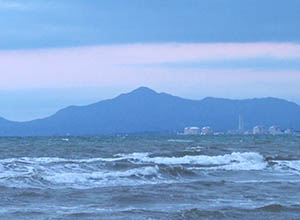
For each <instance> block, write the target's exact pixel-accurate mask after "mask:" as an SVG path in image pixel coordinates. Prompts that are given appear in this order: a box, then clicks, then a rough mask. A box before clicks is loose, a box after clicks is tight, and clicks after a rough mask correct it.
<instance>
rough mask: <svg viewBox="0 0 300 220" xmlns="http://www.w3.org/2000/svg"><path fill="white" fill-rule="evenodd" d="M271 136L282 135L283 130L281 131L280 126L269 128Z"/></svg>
mask: <svg viewBox="0 0 300 220" xmlns="http://www.w3.org/2000/svg"><path fill="white" fill-rule="evenodd" d="M269 134H272V135H277V134H282V132H281V130H280V127H279V126H275V125H273V126H271V127H270V128H269Z"/></svg>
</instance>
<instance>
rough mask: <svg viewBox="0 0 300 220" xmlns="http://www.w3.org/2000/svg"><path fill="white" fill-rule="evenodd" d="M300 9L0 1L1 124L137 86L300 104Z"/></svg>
mask: <svg viewBox="0 0 300 220" xmlns="http://www.w3.org/2000/svg"><path fill="white" fill-rule="evenodd" d="M299 8H300V1H299V0H289V1H274V0H264V1H261V0H243V1H241V0H186V1H183V0H126V1H125V0H114V1H111V0H72V1H69V0H26V1H24V0H0V100H1V108H0V116H1V117H4V118H7V119H9V120H16V121H27V120H33V119H37V118H42V117H46V116H49V115H51V114H53V113H55V112H56V111H57V110H59V109H61V108H64V107H66V106H69V105H87V104H90V103H93V102H97V101H100V100H103V99H107V98H113V97H115V96H117V95H118V94H120V93H125V92H129V91H131V90H133V89H135V88H137V87H140V86H148V87H150V88H152V89H154V90H156V91H158V92H167V93H171V94H174V95H177V96H181V97H184V98H189V99H202V98H204V97H207V96H213V97H223V98H231V99H245V98H254V97H270V96H271V97H279V98H283V99H287V100H290V101H293V102H296V103H298V104H300V28H299V27H300V13H299Z"/></svg>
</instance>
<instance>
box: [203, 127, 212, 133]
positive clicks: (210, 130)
mask: <svg viewBox="0 0 300 220" xmlns="http://www.w3.org/2000/svg"><path fill="white" fill-rule="evenodd" d="M210 134H213V131H212V129H211V127H209V126H205V127H203V128H202V129H201V135H210Z"/></svg>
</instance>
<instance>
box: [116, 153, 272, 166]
mask: <svg viewBox="0 0 300 220" xmlns="http://www.w3.org/2000/svg"><path fill="white" fill-rule="evenodd" d="M117 156H122V157H123V158H127V159H129V160H130V161H131V162H133V163H154V164H164V165H200V166H206V168H209V169H224V170H261V169H264V168H266V167H267V162H266V161H265V160H264V157H263V156H262V155H260V154H259V153H256V152H245V153H239V152H233V153H231V154H225V155H219V156H207V155H193V156H190V155H186V156H183V157H150V156H149V154H148V153H133V154H127V155H120V154H119V155H117ZM201 169H203V168H201Z"/></svg>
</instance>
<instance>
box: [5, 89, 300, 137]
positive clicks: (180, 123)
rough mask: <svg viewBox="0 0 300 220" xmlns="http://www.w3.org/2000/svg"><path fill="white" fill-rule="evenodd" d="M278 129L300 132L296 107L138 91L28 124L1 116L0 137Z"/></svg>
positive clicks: (265, 100) (271, 100)
mask: <svg viewBox="0 0 300 220" xmlns="http://www.w3.org/2000/svg"><path fill="white" fill-rule="evenodd" d="M239 115H242V116H243V118H244V123H245V128H246V129H252V127H253V126H255V125H264V126H265V127H269V126H271V125H279V126H280V127H281V128H294V129H298V130H300V106H299V105H297V104H295V103H292V102H288V101H285V100H282V99H277V98H260V99H246V100H230V99H221V98H205V99H203V100H188V99H183V98H179V97H176V96H172V95H169V94H166V93H157V92H155V91H153V90H151V89H149V88H146V87H140V88H138V89H136V90H134V91H132V92H130V93H126V94H121V95H119V96H118V97H116V98H114V99H109V100H104V101H100V102H97V103H94V104H91V105H87V106H70V107H67V108H65V109H62V110H60V111H58V112H57V113H55V114H54V115H52V116H50V117H47V118H44V119H39V120H33V121H29V122H12V121H8V120H5V119H3V118H0V135H2V136H4V135H7V136H12V135H15V136H35V135H36V136H39V135H67V134H69V135H110V134H118V133H127V134H130V133H144V132H155V133H170V132H178V131H182V130H183V128H184V127H187V126H199V127H202V126H206V125H209V126H211V127H212V128H213V129H214V130H215V131H227V130H229V129H237V125H238V116H239Z"/></svg>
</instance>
